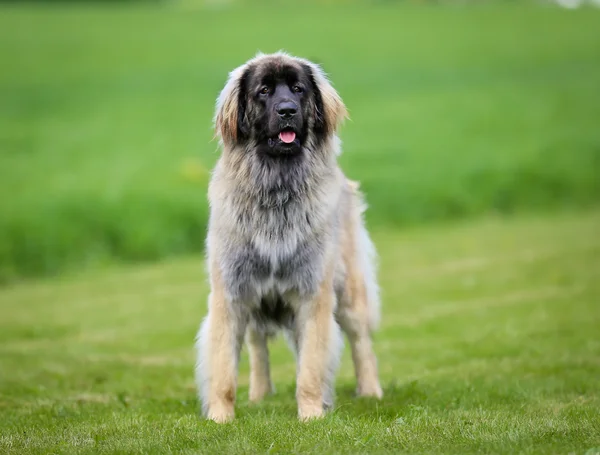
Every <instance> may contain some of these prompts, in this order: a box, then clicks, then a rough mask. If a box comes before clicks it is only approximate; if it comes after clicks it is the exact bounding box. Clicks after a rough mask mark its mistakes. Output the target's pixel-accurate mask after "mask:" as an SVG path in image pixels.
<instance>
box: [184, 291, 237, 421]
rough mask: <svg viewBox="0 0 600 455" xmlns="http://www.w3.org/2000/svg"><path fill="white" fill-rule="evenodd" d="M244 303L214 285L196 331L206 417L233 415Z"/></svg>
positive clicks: (198, 376)
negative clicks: (229, 297) (237, 301)
mask: <svg viewBox="0 0 600 455" xmlns="http://www.w3.org/2000/svg"><path fill="white" fill-rule="evenodd" d="M245 308H246V307H245V306H244V305H242V304H237V305H236V303H235V302H233V303H232V302H228V301H227V300H226V299H225V296H224V293H223V292H222V291H221V289H220V288H216V289H215V287H213V290H212V292H211V294H210V296H209V301H208V315H207V316H206V318H205V319H204V322H203V323H202V326H201V328H200V332H199V333H198V339H197V348H198V362H197V365H196V380H197V383H198V391H199V394H200V400H201V402H202V410H203V413H204V414H205V415H206V417H207V418H209V419H211V420H214V421H215V422H219V423H223V422H228V421H230V420H232V419H233V418H234V404H235V394H236V386H237V370H238V362H239V356H240V349H241V347H242V342H243V338H244V331H245V329H246V324H247V315H246V314H245Z"/></svg>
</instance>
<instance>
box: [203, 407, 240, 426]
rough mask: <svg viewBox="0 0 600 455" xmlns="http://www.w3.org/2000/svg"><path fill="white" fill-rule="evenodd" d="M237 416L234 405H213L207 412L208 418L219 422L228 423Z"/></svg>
mask: <svg viewBox="0 0 600 455" xmlns="http://www.w3.org/2000/svg"><path fill="white" fill-rule="evenodd" d="M234 417H235V412H234V410H233V406H224V405H215V406H212V407H211V408H210V409H209V410H208V412H207V414H206V418H207V419H209V420H212V421H213V422H217V423H228V422H231V421H232V420H233V419H234Z"/></svg>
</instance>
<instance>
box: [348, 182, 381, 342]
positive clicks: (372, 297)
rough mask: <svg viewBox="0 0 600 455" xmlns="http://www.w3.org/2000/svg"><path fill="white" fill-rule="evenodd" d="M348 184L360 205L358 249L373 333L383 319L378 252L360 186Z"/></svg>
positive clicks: (370, 326) (355, 183)
mask: <svg viewBox="0 0 600 455" xmlns="http://www.w3.org/2000/svg"><path fill="white" fill-rule="evenodd" d="M348 184H349V186H350V188H351V189H352V192H353V193H354V195H355V197H356V201H357V203H358V207H357V208H358V218H359V219H358V227H357V230H356V248H357V254H358V260H359V263H360V264H361V267H362V274H363V277H364V282H365V291H366V297H367V308H368V317H369V329H370V330H371V331H373V330H376V329H377V328H378V327H379V321H380V318H381V315H380V313H381V301H380V298H379V285H378V284H377V265H378V264H377V251H376V250H375V245H374V244H373V241H372V240H371V237H370V235H369V232H368V231H367V228H366V226H365V220H364V212H365V211H366V209H367V203H366V201H365V198H364V196H363V195H362V192H361V191H360V190H359V184H358V182H354V181H352V180H348Z"/></svg>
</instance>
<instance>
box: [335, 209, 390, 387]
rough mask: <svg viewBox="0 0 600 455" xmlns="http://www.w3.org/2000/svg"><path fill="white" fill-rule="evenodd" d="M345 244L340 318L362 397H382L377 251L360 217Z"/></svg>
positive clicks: (339, 309)
mask: <svg viewBox="0 0 600 455" xmlns="http://www.w3.org/2000/svg"><path fill="white" fill-rule="evenodd" d="M353 221H354V222H353V223H352V222H351V223H350V226H351V230H350V232H349V233H348V234H347V237H346V243H345V245H344V263H345V265H346V267H345V274H344V275H345V279H344V285H343V286H341V287H340V289H339V295H338V302H339V303H338V309H337V313H336V317H337V320H338V322H339V323H340V325H341V326H342V329H343V331H344V332H345V333H346V335H347V336H348V341H349V342H350V349H351V351H352V361H353V362H354V371H355V373H356V382H357V388H356V392H357V394H358V395H359V396H369V397H377V398H381V397H382V395H383V392H382V390H381V386H380V384H379V378H378V374H377V358H376V357H375V353H374V352H373V343H372V340H371V333H372V332H373V330H374V329H375V328H376V327H377V324H378V322H379V310H380V308H379V306H380V305H379V292H378V291H379V289H378V286H377V281H376V276H375V248H374V246H373V243H372V242H371V239H370V237H369V234H368V232H367V230H366V229H365V226H364V224H363V223H362V221H361V220H360V218H359V215H358V214H357V215H356V216H355V218H354V220H353Z"/></svg>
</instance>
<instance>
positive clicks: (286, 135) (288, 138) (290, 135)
mask: <svg viewBox="0 0 600 455" xmlns="http://www.w3.org/2000/svg"><path fill="white" fill-rule="evenodd" d="M279 140H280V141H281V142H284V143H285V144H291V143H292V142H294V141H295V140H296V132H295V131H291V130H283V131H281V132H280V133H279Z"/></svg>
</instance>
